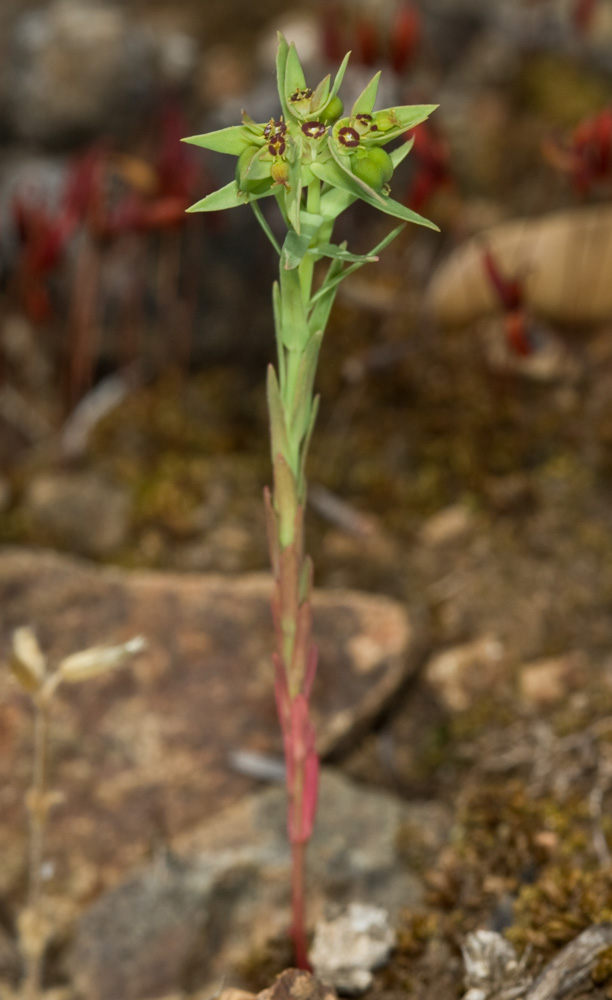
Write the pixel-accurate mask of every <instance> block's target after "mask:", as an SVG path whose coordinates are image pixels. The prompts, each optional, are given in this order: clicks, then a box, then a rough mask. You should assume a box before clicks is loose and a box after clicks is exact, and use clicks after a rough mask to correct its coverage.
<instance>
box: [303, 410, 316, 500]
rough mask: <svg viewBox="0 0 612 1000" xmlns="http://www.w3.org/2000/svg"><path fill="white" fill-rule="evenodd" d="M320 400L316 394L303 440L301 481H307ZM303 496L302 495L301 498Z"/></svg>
mask: <svg viewBox="0 0 612 1000" xmlns="http://www.w3.org/2000/svg"><path fill="white" fill-rule="evenodd" d="M319 400H320V396H315V398H314V399H313V401H312V406H311V408H310V420H309V421H308V429H307V431H306V434H305V436H304V440H303V442H302V448H301V451H300V468H299V481H300V483H305V482H306V459H307V458H308V449H309V447H310V441H311V438H312V432H313V431H314V426H315V424H316V422H317V414H318V412H319ZM302 499H303V498H302V497H300V500H302Z"/></svg>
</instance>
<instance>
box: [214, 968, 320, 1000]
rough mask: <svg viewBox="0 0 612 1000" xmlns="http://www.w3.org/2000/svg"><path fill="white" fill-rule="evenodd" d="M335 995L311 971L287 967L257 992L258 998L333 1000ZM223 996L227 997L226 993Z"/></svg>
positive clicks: (261, 999) (262, 999)
mask: <svg viewBox="0 0 612 1000" xmlns="http://www.w3.org/2000/svg"><path fill="white" fill-rule="evenodd" d="M335 995H336V994H335V993H334V991H333V990H332V989H330V988H329V986H326V985H325V984H324V983H321V982H319V980H318V979H316V978H315V976H313V975H311V973H310V972H304V971H303V970H302V969H285V971H284V972H281V974H280V976H277V977H276V980H275V982H274V983H273V985H272V986H269V987H268V989H266V990H262V991H261V992H260V993H258V994H257V1000H333V998H334V997H335ZM223 996H224V998H225V994H223Z"/></svg>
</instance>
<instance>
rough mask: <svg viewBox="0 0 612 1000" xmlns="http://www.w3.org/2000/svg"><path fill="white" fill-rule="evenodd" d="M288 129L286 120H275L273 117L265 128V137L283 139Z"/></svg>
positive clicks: (273, 139)
mask: <svg viewBox="0 0 612 1000" xmlns="http://www.w3.org/2000/svg"><path fill="white" fill-rule="evenodd" d="M286 131H287V126H286V125H285V122H283V121H280V122H275V121H274V119H273V118H271V119H270V121H269V122H268V124H267V125H266V127H265V129H264V138H266V139H272V141H275V140H278V139H281V138H282V137H283V136H284V134H285V132H286Z"/></svg>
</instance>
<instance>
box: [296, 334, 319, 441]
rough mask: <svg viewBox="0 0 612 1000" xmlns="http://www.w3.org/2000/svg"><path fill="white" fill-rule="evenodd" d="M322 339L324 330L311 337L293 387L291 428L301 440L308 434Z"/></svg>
mask: <svg viewBox="0 0 612 1000" xmlns="http://www.w3.org/2000/svg"><path fill="white" fill-rule="evenodd" d="M322 341H323V331H322V330H317V331H316V332H315V333H313V334H312V336H311V337H310V340H309V341H308V343H307V345H306V349H305V351H304V353H303V354H302V357H301V358H300V364H299V367H298V372H297V377H296V380H295V386H294V389H293V403H292V408H291V430H292V437H297V438H298V439H299V440H300V441H301V440H302V439H303V438H304V436H305V435H306V433H307V431H308V426H309V423H310V411H311V408H312V388H313V385H314V380H315V375H316V371H317V361H318V359H319V350H320V348H321V343H322Z"/></svg>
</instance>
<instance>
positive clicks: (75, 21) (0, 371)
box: [0, 0, 612, 654]
mask: <svg viewBox="0 0 612 1000" xmlns="http://www.w3.org/2000/svg"><path fill="white" fill-rule="evenodd" d="M278 28H280V29H282V30H283V31H284V32H285V33H286V35H287V37H288V38H289V39H294V40H295V41H296V43H297V45H298V49H299V52H300V54H301V56H302V58H303V62H304V65H305V68H306V72H307V76H308V78H309V79H311V80H313V81H315V82H316V81H317V80H318V79H319V78H320V77H321V76H322V75H323V74H324V73H326V72H328V71H330V70H332V69H333V68H334V66H336V65H337V63H338V61H339V60H340V59H341V57H342V55H343V54H344V52H345V51H346V50H347V49H351V50H352V53H353V54H352V57H351V63H350V69H349V72H348V73H347V77H346V83H345V86H344V97H345V104H346V106H347V107H348V106H350V100H351V95H352V94H355V93H356V92H358V90H359V89H361V87H362V86H363V85H364V82H365V81H367V79H369V77H370V76H371V75H372V74H373V72H375V70H376V69H377V68H379V67H380V68H382V70H383V75H382V84H381V91H380V98H379V102H378V106H379V107H380V106H388V105H390V104H393V103H437V104H439V105H440V108H439V110H438V111H436V112H435V114H434V115H433V116H432V117H431V119H430V122H429V123H427V124H425V125H423V126H421V127H419V128H418V129H417V130H416V133H415V146H414V150H413V152H412V153H411V155H410V156H409V157H408V159H407V161H405V163H404V164H403V165H402V167H401V168H400V170H398V171H397V173H396V175H395V176H394V178H393V196H394V197H395V198H397V199H399V200H401V201H403V202H405V203H406V204H409V205H411V206H412V207H413V208H415V209H416V210H417V211H419V212H421V213H422V214H424V215H426V216H428V217H430V218H431V219H433V220H434V221H435V222H436V223H437V224H438V225H439V227H440V230H441V232H440V233H439V234H436V233H433V232H431V231H427V230H424V229H423V230H421V229H419V228H417V227H414V226H413V227H407V228H406V230H405V231H404V232H403V234H402V235H401V236H400V238H399V239H398V240H397V241H396V243H395V244H393V245H392V246H391V247H390V248H389V249H388V250H387V251H386V252H385V254H384V256H383V259H382V260H381V262H380V263H379V264H378V265H375V266H371V267H370V268H368V269H367V270H363V271H361V272H360V273H359V276H358V278H357V280H355V281H353V282H350V281H349V282H347V283H346V286H343V288H342V290H341V293H340V295H339V297H338V304H337V307H336V309H335V311H334V315H333V318H332V322H331V326H330V330H329V334H328V337H327V342H326V344H325V346H324V351H323V356H322V363H321V372H320V390H321V394H322V406H321V417H320V421H319V425H318V428H317V433H316V435H315V442H314V445H313V455H312V462H311V470H310V479H311V483H312V489H311V498H310V499H311V508H312V516H311V518H310V522H309V532H310V544H311V548H312V551H313V555H314V558H315V565H316V566H317V572H318V582H319V583H320V584H322V585H326V586H345V585H351V586H356V587H360V588H365V589H380V590H383V591H385V592H387V593H390V594H393V595H396V596H401V597H402V598H403V599H406V600H408V601H409V602H414V603H416V604H422V603H423V602H425V604H426V605H427V607H428V610H429V612H431V614H432V615H433V619H434V621H435V622H436V623H437V627H438V628H439V630H440V637H441V638H442V640H443V641H449V640H452V639H456V638H461V637H462V636H465V635H467V634H470V629H471V624H470V623H471V621H472V619H473V615H474V595H473V593H472V592H471V591H470V589H469V587H468V588H467V589H466V588H463V589H464V590H465V592H466V594H467V593H470V594H471V596H470V598H469V600H468V599H467V598H466V606H465V607H463V608H461V609H459V610H458V609H457V608H456V607H455V610H454V611H453V612H452V614H451V613H447V610H445V609H446V598H445V597H444V595H443V594H442V592H441V591H440V590H439V588H438V591H435V589H434V590H428V589H427V588H428V586H429V584H430V583H431V580H432V579H433V578H436V577H437V576H439V562H440V560H441V559H442V560H444V559H445V558H447V556H446V555H445V554H444V552H445V551H446V550H444V546H445V545H447V544H451V545H452V544H458V545H459V546H460V551H461V552H464V551H466V549H465V546H466V545H467V549H468V550H469V546H470V544H472V543H473V544H474V545H475V546H476V549H475V553H476V554H475V555H474V553H472V555H471V556H470V558H471V559H472V560H475V565H474V566H472V563H470V567H471V569H470V570H469V571H470V572H473V573H474V574H475V579H478V580H481V579H486V580H487V584H486V586H485V590H486V600H485V602H484V605H483V602H479V604H478V606H479V614H480V615H484V616H485V618H486V614H490V615H491V617H492V618H493V619H495V621H496V624H497V626H499V628H500V629H501V631H502V632H504V633H509V634H515V632H516V630H515V629H514V632H513V626H512V624H511V623H512V622H516V617H515V616H514V617H513V615H512V614H508V601H509V600H510V598H508V595H507V593H506V591H507V586H506V583H507V580H506V578H507V577H508V575H509V576H510V578H511V579H512V580H514V581H515V582H516V577H518V578H519V579H522V578H523V576H526V577H527V578H528V579H532V578H533V574H532V572H531V569H530V568H529V567H530V566H531V562H530V560H532V559H533V558H534V553H538V552H546V554H547V558H548V559H550V560H552V561H553V563H554V565H555V567H556V571H559V572H563V566H564V565H571V566H572V574H571V575H572V580H575V577H576V574H580V573H582V574H583V576H582V578H581V579H580V583H579V585H574V583H571V586H570V582H568V583H567V587H569V591H570V592H568V593H567V594H566V604H564V603H563V601H564V597H563V593H565V591H564V590H563V587H562V586H560V588H559V591H560V592H559V593H558V594H557V595H556V600H555V602H553V603H552V605H551V607H549V604H550V603H551V602H550V601H549V599H548V598H547V602H548V603H547V605H546V606H547V609H548V610H547V611H546V615H547V616H548V618H547V623H546V626H544V625H543V624H542V622H539V624H538V625H537V626H536V625H534V628H533V634H531V633H530V632H529V630H528V629H526V630H524V631H523V633H522V638H521V641H522V642H524V643H526V644H527V646H528V647H529V648H528V649H527V650H523V652H529V653H530V654H531V653H535V652H539V651H540V647H541V645H542V634H543V630H547V634H548V633H549V632H550V629H549V625H550V622H549V620H548V619H549V618H550V616H551V615H553V617H554V618H555V622H556V626H555V628H556V631H555V639H554V642H553V645H556V646H558V647H559V648H565V647H566V645H567V642H568V639H569V638H570V637H571V636H572V635H573V634H574V633H576V634H580V635H583V634H584V619H585V616H586V617H588V618H592V617H593V615H596V616H598V617H597V620H598V623H599V624H598V629H596V630H595V631H593V629H591V630H590V632H589V634H590V636H591V640H592V641H593V642H595V643H596V644H597V645H598V648H603V647H604V646H606V648H607V645H608V643H609V640H610V639H611V638H612V636H611V635H610V626H609V624H608V623H607V616H606V615H605V614H604V612H605V609H606V608H607V607H608V604H609V601H610V599H611V598H612V592H610V590H609V586H608V585H606V586H605V587H604V588H603V589H604V590H605V593H603V592H602V583H601V580H602V567H603V568H604V569H605V565H604V563H605V560H612V541H611V540H610V535H609V528H610V524H609V521H610V514H609V509H610V504H609V502H608V501H609V481H610V473H611V471H612V464H611V462H610V450H609V445H610V440H611V438H612V402H611V398H610V393H609V386H610V363H611V358H612V340H611V337H612V332H611V329H610V317H611V316H612V282H610V280H609V273H610V264H611V263H612V208H611V207H610V201H609V198H610V187H611V181H612V175H611V170H612V111H611V108H610V82H611V77H612V3H610V0H590V2H589V0H539V2H538V0H505V2H501V0H500V2H498V3H495V4H491V3H488V2H484V0H482V2H478V0H353V2H351V3H344V4H343V3H341V2H339V0H338V2H327V3H320V4H316V3H311V4H309V5H307V6H299V5H296V6H293V5H288V4H286V3H280V2H273V0H268V2H264V3H259V4H251V3H245V2H238V0H224V2H223V3H221V2H219V3H217V2H210V3H206V4H202V3H199V2H195V0H194V2H188V0H181V2H178V0H173V2H172V3H164V2H145V0H141V2H138V0H132V2H124V3H122V4H115V3H112V2H110V0H108V2H107V0H51V2H48V3H46V4H43V5H40V4H35V3H23V2H19V3H17V2H14V3H11V2H9V0H5V2H4V3H3V5H2V10H1V11H0V39H1V45H2V57H1V61H0V65H1V67H2V68H1V72H0V136H1V150H0V510H1V511H2V517H1V519H0V541H1V542H4V543H18V544H27V545H30V544H32V545H47V546H48V545H50V546H53V547H56V548H58V549H60V550H63V551H69V552H74V553H77V554H80V555H85V556H87V557H90V558H94V559H97V560H101V561H106V562H116V563H119V564H121V565H124V566H151V567H163V568H168V567H169V568H174V569H179V570H219V571H222V572H230V573H235V572H240V571H243V570H250V569H260V568H265V566H266V565H267V555H266V551H265V535H264V531H263V516H262V511H261V504H260V497H261V489H262V488H263V486H264V485H265V483H266V482H267V481H268V478H269V470H268V445H267V431H266V414H265V402H264V391H263V379H264V366H265V362H266V361H267V360H268V359H269V358H271V357H273V335H272V321H271V307H270V283H271V280H272V278H273V275H274V271H275V267H276V262H275V260H274V259H273V252H272V250H271V249H270V247H269V245H268V244H267V241H266V240H265V237H264V236H263V235H262V234H261V232H260V231H259V229H258V227H257V225H256V224H255V221H254V218H253V216H252V214H251V213H250V211H249V210H248V209H246V208H244V209H236V210H235V211H233V212H231V213H223V215H222V216H221V215H220V216H217V215H206V216H198V215H189V216H186V215H185V208H186V207H187V206H188V205H190V204H191V203H192V202H194V201H196V200H198V199H199V198H201V197H203V196H204V195H205V194H206V193H207V192H208V191H210V190H212V189H214V188H215V187H216V186H218V185H219V184H220V183H223V182H225V181H226V180H228V179H230V178H231V176H232V171H233V161H232V160H231V158H229V157H228V158H225V157H223V156H220V155H218V154H211V153H207V152H205V151H204V150H201V149H197V148H195V147H192V146H187V145H185V144H181V143H180V141H179V140H180V138H181V137H183V136H186V135H193V134H196V133H199V132H203V131H206V130H209V129H211V128H216V127H221V126H223V125H226V124H231V123H234V122H236V123H237V122H238V121H239V117H240V112H241V109H242V108H246V109H247V110H248V112H249V114H251V116H252V117H254V118H255V119H257V120H266V119H267V118H268V117H269V116H270V115H273V114H276V113H277V97H276V92H275V80H274V52H275V46H276V30H277V29H278ZM266 207H270V206H266ZM270 220H271V223H272V224H274V218H273V213H272V214H271V215H270ZM341 227H342V235H343V236H345V237H346V238H347V239H348V240H349V244H350V246H351V247H352V248H353V249H354V250H355V251H361V250H366V249H368V248H369V247H370V246H371V245H373V243H374V242H376V241H378V240H379V239H380V238H381V237H382V235H383V233H384V232H385V231H386V223H385V220H384V219H381V218H378V217H376V213H373V212H370V210H369V209H368V208H367V206H356V207H355V208H354V209H353V210H352V211H351V212H349V213H348V214H347V218H346V220H344V221H342V223H341ZM483 234H484V235H483ZM428 539H429V541H427V540H428ZM432 539H433V541H432ZM424 540H425V541H424ZM430 542H431V544H430ZM440 545H442V546H443V548H442V550H440V548H439V546H440ZM478 546H480V550H478ZM440 551H442V553H443V554H442V555H440ZM470 551H471V550H470ZM479 551H480V555H479V554H478V552H479ZM500 552H503V553H504V555H503V571H502V570H501V569H500V566H499V561H500V559H501V558H502V557H501V556H500ZM577 553H580V558H579V559H577V558H576V554H577ZM466 558H467V557H466ZM479 559H480V563H479V562H478V560H479ZM602 560H604V563H602ZM525 561H527V563H526V562H525ZM489 562H490V564H491V565H490V567H489V569H490V574H491V575H490V576H487V573H488V572H489V569H487V568H486V567H485V569H483V565H484V563H486V564H487V566H488V563H489ZM467 571H468V570H467V569H466V572H467ZM500 575H501V577H503V578H504V579H503V580H502V579H499V580H498V577H500ZM493 580H497V581H498V582H497V584H495V585H494V583H493V582H492V581H493ZM576 587H577V591H576ZM606 587H607V588H608V589H606ZM515 589H516V588H515ZM518 589H519V590H520V589H521V587H520V586H519V588H518ZM561 591H563V593H561ZM585 594H588V595H589V599H588V601H587V599H586V597H585V596H584V595H585ZM581 595H582V596H581ZM594 595H599V596H594ZM514 600H515V598H512V601H514ZM597 601H599V602H600V606H599V611H598V612H595V611H594V606H593V602H595V603H597ZM485 605H486V607H488V606H489V605H490V609H489V611H488V612H487V610H486V607H485ZM568 611H569V613H568ZM600 613H601V614H600ZM557 614H558V616H559V620H558V622H557V617H556V616H557ZM602 616H603V617H602ZM508 623H510V624H508Z"/></svg>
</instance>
